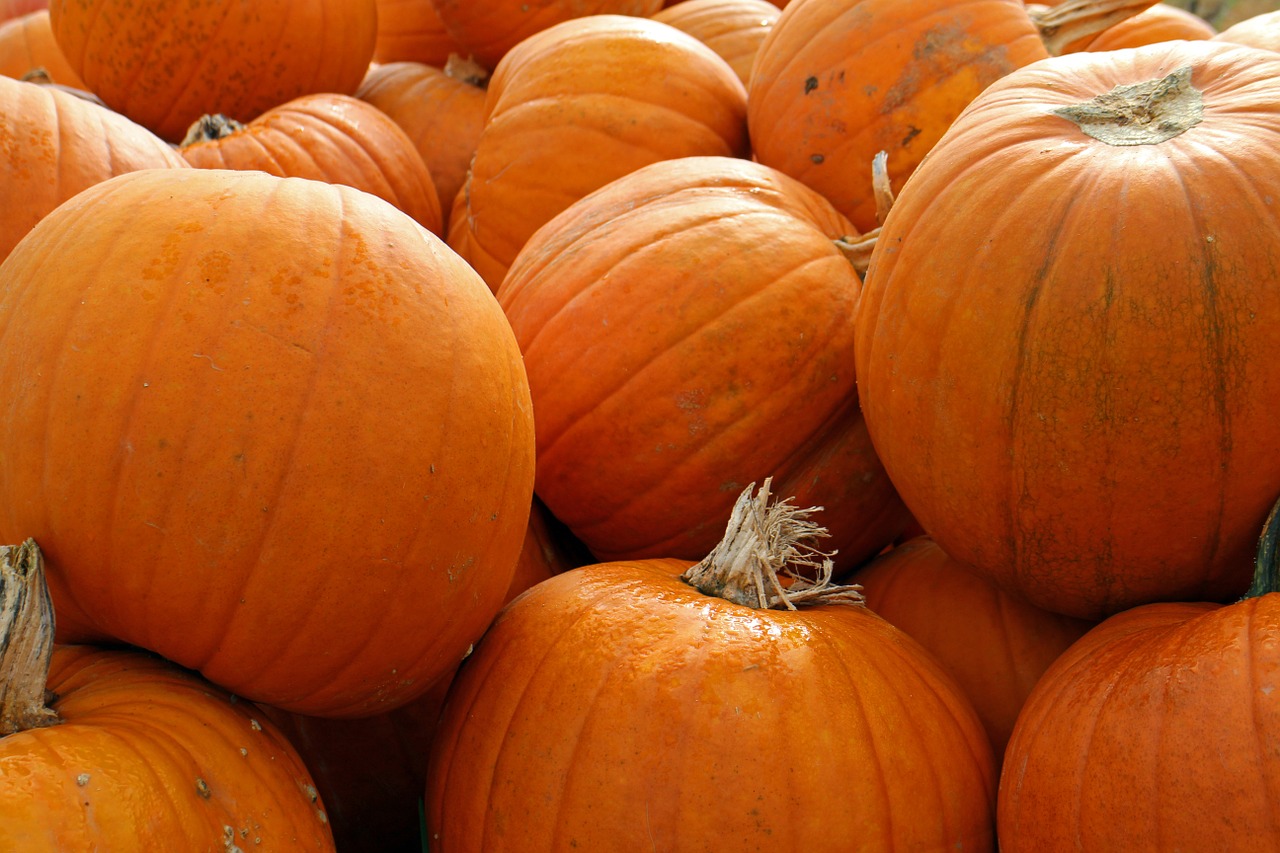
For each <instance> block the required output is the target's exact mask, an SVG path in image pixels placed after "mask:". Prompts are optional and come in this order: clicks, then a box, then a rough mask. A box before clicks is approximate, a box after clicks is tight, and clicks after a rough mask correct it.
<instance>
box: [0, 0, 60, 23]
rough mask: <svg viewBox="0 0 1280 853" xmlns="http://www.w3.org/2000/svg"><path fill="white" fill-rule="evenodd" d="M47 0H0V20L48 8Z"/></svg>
mask: <svg viewBox="0 0 1280 853" xmlns="http://www.w3.org/2000/svg"><path fill="white" fill-rule="evenodd" d="M48 8H49V0H0V21H9V20H12V19H14V18H21V17H22V16H23V15H29V14H31V13H32V12H36V11H39V10H40V9H48Z"/></svg>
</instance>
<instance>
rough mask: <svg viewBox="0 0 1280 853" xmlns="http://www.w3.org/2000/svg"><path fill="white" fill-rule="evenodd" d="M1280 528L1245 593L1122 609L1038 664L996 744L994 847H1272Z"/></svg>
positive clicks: (1267, 541)
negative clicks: (999, 772)
mask: <svg viewBox="0 0 1280 853" xmlns="http://www.w3.org/2000/svg"><path fill="white" fill-rule="evenodd" d="M1277 526H1278V524H1277V518H1276V515H1275V513H1273V514H1272V516H1271V517H1270V518H1269V519H1268V521H1267V525H1266V528H1265V532H1264V534H1263V536H1262V539H1261V541H1260V543H1259V549H1258V550H1259V553H1258V560H1257V563H1256V573H1255V576H1254V584H1253V586H1252V588H1251V589H1250V590H1249V591H1248V593H1247V594H1246V595H1245V597H1244V598H1243V599H1241V600H1239V601H1236V602H1234V603H1231V604H1228V605H1226V606H1220V605H1217V604H1212V603H1189V602H1177V603H1159V604H1150V605H1147V606H1144V607H1136V608H1133V609H1131V610H1127V611H1125V612H1123V613H1119V614H1117V615H1115V616H1112V617H1111V618H1110V619H1108V620H1106V621H1105V622H1103V623H1102V624H1100V625H1098V627H1096V628H1094V629H1093V630H1092V631H1090V632H1089V633H1088V634H1086V635H1085V636H1084V638H1083V639H1081V640H1080V641H1079V642H1078V643H1076V644H1075V645H1074V646H1072V647H1071V648H1070V649H1069V650H1068V651H1067V652H1066V653H1065V654H1064V655H1063V656H1062V657H1061V658H1060V659H1059V660H1058V661H1057V662H1055V663H1054V664H1053V666H1052V667H1050V669H1049V671H1048V672H1046V673H1045V674H1044V677H1043V678H1042V679H1041V681H1040V683H1039V684H1037V685H1036V688H1035V690H1034V691H1032V693H1031V696H1030V697H1029V698H1028V699H1027V704H1026V707H1025V709H1024V710H1023V713H1022V716H1021V717H1020V718H1019V720H1018V724H1017V727H1016V728H1015V729H1014V731H1013V737H1012V739H1011V740H1010V741H1009V749H1008V752H1007V753H1006V754H1005V762H1004V774H1003V777H1002V779H1001V782H1000V801H999V828H1000V849H1001V850H1002V851H1007V853H1020V851H1041V850H1065V849H1071V850H1081V851H1086V852H1087V851H1110V850H1164V849H1175V848H1176V849H1181V850H1274V849H1276V848H1277V847H1280V827H1278V826H1277V825H1276V822H1275V820H1274V817H1273V815H1274V808H1275V791H1276V790H1277V788H1278V787H1280V761H1277V746H1276V744H1277V743H1278V742H1280V692H1277V691H1276V685H1277V682H1278V680H1280V644H1278V643H1277V642H1276V638H1277V637H1280V584H1278V583H1277V567H1276V563H1275V552H1276V544H1277V543H1276V538H1277V535H1278V531H1277Z"/></svg>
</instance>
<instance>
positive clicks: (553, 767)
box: [426, 483, 995, 853]
mask: <svg viewBox="0 0 1280 853" xmlns="http://www.w3.org/2000/svg"><path fill="white" fill-rule="evenodd" d="M767 486H768V484H767V483H766V488H765V489H762V490H761V495H760V496H755V499H754V500H753V496H752V494H751V492H752V491H753V488H752V487H748V488H747V489H746V490H745V492H744V494H743V498H744V499H743V500H742V501H740V502H739V505H738V506H739V512H737V513H735V517H734V521H733V523H731V524H730V525H729V532H728V533H726V535H725V539H724V541H723V542H722V543H721V544H720V545H719V546H717V548H716V549H715V550H714V551H713V553H712V554H711V556H709V557H708V558H707V559H706V560H704V561H703V562H702V563H698V564H693V563H689V562H686V561H679V560H670V559H654V560H646V561H639V562H623V563H602V564H595V565H591V566H586V567H583V568H579V569H575V570H572V571H569V572H565V573H563V574H560V575H556V576H555V577H553V578H551V579H550V580H547V581H544V582H542V583H541V584H538V585H537V586H535V587H533V588H532V589H530V590H529V591H528V592H526V593H525V594H524V595H523V596H522V597H520V598H518V599H516V600H515V601H513V602H512V603H511V604H510V605H508V606H507V607H506V608H505V609H504V610H503V612H502V614H501V615H500V616H499V617H498V618H497V620H496V621H495V622H494V624H493V626H492V627H491V628H490V630H489V632H488V633H487V634H486V635H485V637H484V639H483V640H482V641H481V642H480V643H479V644H478V645H477V646H476V650H475V653H474V654H472V655H471V657H469V658H468V659H467V660H466V661H465V662H464V663H463V665H462V668H461V669H460V671H459V674H458V676H457V678H456V679H455V680H454V683H453V685H452V687H451V689H450V691H449V696H448V698H447V700H446V703H445V709H444V713H443V717H442V719H441V724H440V729H439V731H438V732H437V741H436V747H435V749H434V751H433V753H432V757H431V764H430V767H429V770H428V781H427V798H426V809H427V822H428V830H429V832H430V837H429V839H428V840H429V842H430V846H431V850H432V851H438V853H480V851H483V853H502V851H527V850H552V849H565V850H568V849H573V848H576V849H580V850H590V851H592V853H613V851H618V853H633V851H638V850H649V849H657V850H768V851H775V853H791V851H804V853H827V851H832V853H835V851H839V853H844V851H848V850H854V849H880V850H890V849H902V850H908V849H919V850H944V849H947V850H950V849H964V850H984V849H985V850H989V849H992V847H993V845H994V838H993V833H992V826H991V822H992V812H991V808H992V801H991V796H992V793H993V786H994V773H995V767H994V760H993V757H992V754H991V746H990V744H989V743H988V742H987V739H986V736H985V735H984V734H983V732H982V728H981V725H980V724H979V723H978V720H977V717H976V716H975V714H974V711H973V709H972V707H971V706H970V705H969V703H968V701H967V700H966V699H964V697H963V695H962V694H961V693H960V692H959V689H958V688H957V687H956V686H955V683H954V682H953V681H951V680H950V678H948V677H947V676H946V675H945V674H944V673H943V672H942V670H941V668H940V667H939V666H938V664H937V663H936V662H934V661H933V659H932V658H931V657H929V656H928V654H927V653H925V652H924V651H923V650H922V649H921V648H920V646H919V645H918V644H917V643H915V642H914V641H913V640H911V639H910V638H909V637H907V636H906V635H905V634H903V633H902V632H901V631H899V630H897V629H896V628H894V627H893V626H892V625H890V624H889V623H888V622H886V621H884V620H883V619H881V618H879V617H878V616H876V615H875V614H873V613H871V612H869V611H868V610H866V609H865V608H864V607H861V606H858V605H857V604H855V603H852V602H853V601H856V597H850V595H849V594H850V592H851V590H849V589H847V588H846V589H832V588H830V587H826V581H825V580H823V581H820V582H819V583H817V584H815V585H812V586H810V585H807V584H805V582H803V581H796V583H795V584H793V585H792V586H791V587H789V588H788V589H787V590H785V591H782V590H781V588H780V587H775V586H774V584H777V583H778V575H779V574H785V572H786V571H787V570H788V569H789V568H790V566H791V565H792V561H797V562H807V563H814V564H816V563H820V562H822V561H821V559H820V555H815V554H814V553H813V552H812V551H811V550H810V546H811V545H812V542H809V541H807V540H808V539H809V537H810V536H813V535H817V534H818V533H820V530H815V529H814V528H815V526H814V525H813V524H812V522H810V521H808V520H806V519H804V518H803V515H802V514H801V513H799V511H797V510H796V508H795V507H791V506H788V505H786V504H774V505H772V506H766V505H765V502H764V498H765V497H767V493H768V489H767ZM825 569H826V570H827V571H829V570H830V563H829V562H827V563H825ZM824 587H825V588H824ZM806 597H809V603H810V604H812V605H813V606H811V607H810V606H805V605H803V604H798V603H796V602H797V601H801V602H802V601H804V599H805V598H806ZM841 600H843V601H844V602H845V603H843V604H842V603H837V602H839V601H841ZM766 605H768V606H772V607H775V608H778V609H764V608H765V607H766ZM787 608H790V609H787Z"/></svg>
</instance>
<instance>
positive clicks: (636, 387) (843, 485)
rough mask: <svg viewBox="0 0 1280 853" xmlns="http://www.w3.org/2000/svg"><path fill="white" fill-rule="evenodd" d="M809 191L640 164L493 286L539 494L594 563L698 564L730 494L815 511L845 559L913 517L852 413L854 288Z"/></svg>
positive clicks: (772, 178)
mask: <svg viewBox="0 0 1280 853" xmlns="http://www.w3.org/2000/svg"><path fill="white" fill-rule="evenodd" d="M851 232H852V226H851V225H850V224H849V222H848V221H847V220H845V219H844V217H842V216H840V214H839V213H837V212H836V210H835V209H834V208H833V207H831V205H830V204H829V203H827V201H826V200H825V199H823V198H822V197H821V196H819V195H818V194H817V193H814V192H813V191H812V190H809V189H808V188H807V187H805V186H803V185H802V184H799V183H797V182H795V181H793V180H791V179H790V178H787V177H786V176H785V175H782V174H781V173H779V172H777V171H775V170H773V169H770V168H768V167H767V166H762V165H760V164H758V163H752V162H751V161H749V160H742V159H737V158H731V157H689V158H682V159H679V160H668V161H663V162H659V163H655V164H653V165H650V166H647V167H645V168H643V169H639V170H637V171H636V172H634V173H632V174H630V175H627V176H626V177H624V178H621V179H619V180H617V181H615V182H613V183H612V184H610V185H609V186H607V187H604V188H603V189H601V190H599V191H597V192H595V193H593V194H591V195H590V196H588V197H586V198H584V199H582V200H581V201H580V202H578V203H577V204H575V205H573V206H572V207H570V208H569V209H568V210H566V211H565V212H564V213H562V214H561V215H560V216H557V217H556V218H555V219H553V220H552V221H551V222H549V223H548V224H547V225H546V226H545V227H543V228H542V229H541V230H540V231H539V232H538V233H537V234H536V235H535V236H534V238H533V239H532V240H531V241H530V242H529V244H528V245H527V246H526V247H525V249H524V251H522V252H521V253H520V255H519V257H518V258H517V259H516V263H515V265H514V266H512V268H511V270H510V273H509V274H508V276H507V278H506V280H505V281H504V282H503V284H502V287H501V288H500V289H499V291H498V300H499V302H500V303H501V304H502V307H503V310H504V311H505V312H506V314H507V318H508V319H509V320H510V321H511V326H512V329H513V330H514V331H515V334H516V339H517V340H518V341H519V343H520V347H521V351H522V352H523V353H524V356H525V365H526V367H527V369H528V372H529V384H530V391H531V394H532V396H533V404H534V414H535V418H534V420H535V430H536V432H537V436H538V470H537V491H538V495H539V496H540V497H541V498H542V500H543V501H545V502H546V504H547V506H548V508H550V509H551V511H552V512H553V513H554V514H555V516H556V517H557V518H558V519H560V520H561V521H563V522H564V523H565V525H567V526H568V527H569V529H570V530H572V531H573V533H574V535H576V536H577V537H578V538H579V539H581V540H582V542H583V543H584V544H586V546H587V547H588V548H589V549H590V550H591V552H592V553H593V554H595V555H596V557H597V558H598V559H600V560H617V559H634V558H638V557H660V556H674V557H681V558H685V559H697V558H698V557H699V555H702V554H706V553H707V552H708V551H710V549H711V548H712V547H713V546H714V545H715V543H716V542H717V541H719V539H720V537H721V536H722V535H723V532H724V525H725V523H726V522H727V521H728V519H729V514H730V510H731V509H732V506H733V502H734V500H735V499H736V497H737V496H738V494H739V493H740V492H741V491H742V489H743V488H745V487H746V486H747V485H748V484H750V483H753V482H762V481H763V479H764V478H765V477H773V478H774V492H775V493H776V494H779V495H784V496H787V497H795V498H796V500H797V502H798V503H799V505H801V506H821V507H824V508H825V509H824V510H823V511H822V512H820V513H817V514H816V515H815V518H816V520H817V521H818V522H819V523H820V524H822V525H823V526H825V527H826V528H827V529H828V530H830V531H831V534H832V539H830V540H825V541H824V546H823V547H824V548H826V549H828V550H835V551H837V552H838V553H837V555H836V559H837V560H838V561H840V562H839V564H840V565H841V566H844V567H846V568H852V567H853V566H854V565H856V564H857V562H859V561H861V560H863V559H866V558H868V557H870V556H871V555H873V554H875V553H876V552H877V551H879V550H880V549H881V548H883V547H884V546H885V545H886V544H888V543H889V542H892V541H893V539H894V537H895V536H897V534H898V532H899V531H900V529H901V528H902V526H903V525H904V524H905V512H904V511H903V509H902V506H901V503H900V502H899V501H898V499H897V497H896V495H895V494H894V491H893V487H892V485H891V484H890V483H889V480H888V477H887V476H886V475H885V474H884V472H883V470H882V468H881V466H880V463H879V460H878V459H877V458H876V456H875V453H874V450H873V449H872V447H871V444H870V441H869V437H868V435H867V432H866V429H865V427H864V425H863V423H862V419H861V417H860V416H859V413H858V410H857V406H856V405H854V403H855V402H856V397H857V391H856V389H855V378H854V374H853V371H852V369H851V368H852V359H853V323H852V318H853V311H854V307H855V305H856V303H857V299H858V295H859V292H860V290H861V282H860V281H859V279H858V274H857V272H855V270H854V269H853V267H852V265H851V264H850V263H849V262H848V261H847V260H846V259H845V257H844V256H843V255H842V254H841V253H840V251H839V250H838V249H837V248H836V246H835V243H834V241H835V240H836V239H837V238H838V237H841V236H845V235H849V234H850V233H851Z"/></svg>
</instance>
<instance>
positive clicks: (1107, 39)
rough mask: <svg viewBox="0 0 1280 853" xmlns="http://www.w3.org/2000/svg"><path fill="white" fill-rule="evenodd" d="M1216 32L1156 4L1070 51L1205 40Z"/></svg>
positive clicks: (1203, 22) (1192, 17) (1179, 11)
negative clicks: (1182, 40) (1180, 40)
mask: <svg viewBox="0 0 1280 853" xmlns="http://www.w3.org/2000/svg"><path fill="white" fill-rule="evenodd" d="M1216 33H1217V30H1215V29H1214V28H1213V26H1212V25H1211V24H1210V23H1209V22H1208V21H1206V20H1205V19H1204V18H1202V17H1200V16H1199V15H1196V14H1193V13H1191V12H1188V11H1187V10H1186V9H1180V8H1178V7H1177V6H1170V5H1169V4H1167V3H1157V4H1155V5H1154V6H1152V7H1151V8H1149V9H1146V10H1144V11H1143V12H1140V13H1139V14H1137V15H1134V16H1133V17H1132V18H1128V19H1126V20H1123V21H1121V22H1120V23H1118V24H1115V25H1114V26H1111V27H1108V28H1107V29H1105V30H1103V31H1102V32H1100V33H1098V34H1097V35H1095V36H1091V37H1090V38H1089V39H1088V40H1087V43H1086V44H1081V45H1073V46H1072V47H1071V48H1070V49H1073V50H1074V49H1079V50H1122V49H1124V48H1126V47H1142V46H1143V45H1145V44H1157V43H1159V42H1162V41H1173V40H1175V39H1189V40H1199V39H1209V38H1213V36H1214V35H1215V34H1216Z"/></svg>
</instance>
